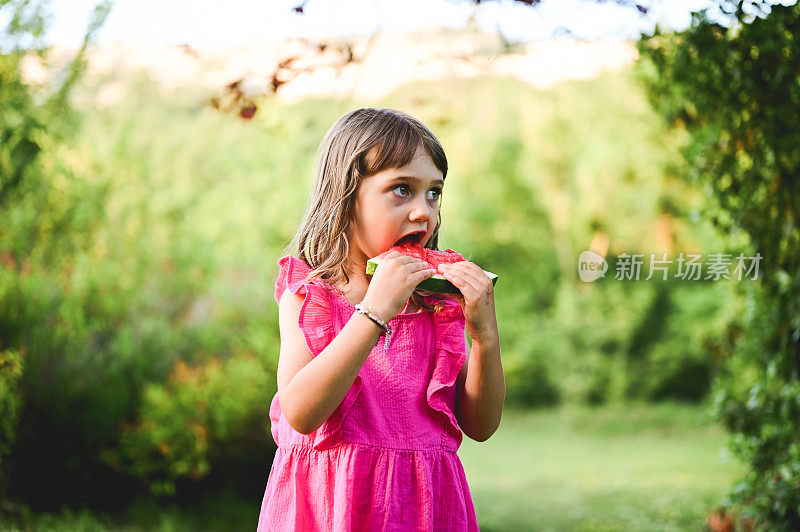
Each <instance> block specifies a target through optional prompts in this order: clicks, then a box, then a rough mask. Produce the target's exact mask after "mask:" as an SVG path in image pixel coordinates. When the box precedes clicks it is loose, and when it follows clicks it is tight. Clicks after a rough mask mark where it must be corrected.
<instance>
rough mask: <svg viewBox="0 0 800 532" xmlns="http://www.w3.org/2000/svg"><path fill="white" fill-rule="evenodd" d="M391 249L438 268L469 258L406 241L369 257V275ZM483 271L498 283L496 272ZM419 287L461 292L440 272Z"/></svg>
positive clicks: (435, 290) (418, 286)
mask: <svg viewBox="0 0 800 532" xmlns="http://www.w3.org/2000/svg"><path fill="white" fill-rule="evenodd" d="M390 251H397V252H399V253H402V254H403V255H409V256H411V257H415V258H417V259H420V260H424V261H425V262H427V263H428V264H430V266H431V268H435V269H437V270H438V268H439V265H440V264H452V263H454V262H459V261H462V260H467V259H465V258H464V255H462V254H461V253H459V252H458V251H454V250H452V249H446V250H444V251H438V250H435V249H428V248H424V247H422V246H421V245H420V244H419V243H417V242H404V243H402V244H399V245H397V246H393V247H391V248H389V250H388V251H385V252H384V253H381V254H380V255H378V256H377V257H373V258H371V259H369V260H368V261H367V275H372V274H374V273H375V270H376V268H377V267H378V264H380V262H381V258H383V256H384V255H386V254H387V253H389V252H390ZM483 272H484V273H485V274H486V275H487V276H488V277H489V279H491V280H492V284H497V275H496V274H494V273H492V272H487V271H486V270H483ZM417 288H421V289H424V290H430V291H432V292H445V293H448V294H459V293H461V292H460V291H459V289H458V288H456V287H455V285H454V284H453V283H451V282H450V281H448V280H447V279H445V277H444V275H442V274H440V273H435V274H433V277H430V278H428V279H425V280H424V281H422V282H421V283H419V284H418V285H417Z"/></svg>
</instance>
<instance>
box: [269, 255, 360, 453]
mask: <svg viewBox="0 0 800 532" xmlns="http://www.w3.org/2000/svg"><path fill="white" fill-rule="evenodd" d="M278 266H279V267H280V270H279V273H278V278H277V279H276V281H275V294H274V297H275V301H277V302H279V303H280V298H281V296H282V295H283V293H284V291H285V290H286V289H287V288H288V289H289V290H291V291H292V293H294V294H299V295H302V296H304V299H303V304H302V305H301V307H300V315H299V316H298V318H297V324H298V326H299V327H300V330H301V331H303V336H305V339H306V345H307V346H308V350H309V351H310V352H311V355H312V356H313V357H316V356H318V355H319V354H320V353H321V352H322V350H323V349H325V348H326V347H327V346H328V344H330V343H331V341H333V339H334V338H335V337H336V330H335V329H334V325H333V316H332V309H331V300H330V291H331V290H333V289H334V288H333V287H332V286H331V285H330V284H328V283H327V282H325V281H323V280H321V279H314V280H311V281H309V280H308V274H309V273H311V267H310V266H309V265H308V264H306V263H305V262H304V261H303V260H301V259H298V258H297V257H293V256H291V255H286V256H284V257H282V258H281V259H280V260H279V261H278ZM361 386H362V383H361V376H359V375H357V376H356V378H355V380H354V381H353V385H352V386H351V388H350V390H349V391H348V392H347V395H346V396H345V398H344V400H343V401H342V403H341V404H340V405H339V407H338V408H337V409H336V410H335V411H334V412H333V414H331V416H330V417H329V418H328V419H327V420H326V421H325V423H323V424H322V425H321V426H320V427H319V428H318V429H317V430H316V431H314V433H313V434H314V436H315V438H314V443H313V445H314V447H316V448H324V447H326V446H327V445H329V444H332V443H334V440H335V438H333V436H334V434H335V433H336V432H337V431H338V430H339V429H340V428H341V425H342V422H343V421H344V419H345V417H346V416H347V412H348V411H349V410H350V408H351V407H352V406H353V403H354V402H355V400H356V397H357V396H358V393H359V391H360V390H361ZM280 413H281V410H280V404H279V400H278V394H277V393H276V394H275V397H274V398H273V399H272V404H271V405H270V409H269V415H270V422H271V432H272V437H273V438H274V439H275V443H276V444H278V445H281V444H282V442H283V441H284V440H285V438H283V437H282V436H281V435H280V431H279V426H278V421H279V416H280ZM294 434H300V433H298V432H296V431H295V432H294ZM294 434H291V435H287V436H288V439H295V438H292V436H294ZM279 440H281V441H279ZM285 443H286V444H289V443H290V442H289V441H285Z"/></svg>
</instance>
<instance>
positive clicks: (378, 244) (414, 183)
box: [348, 146, 444, 273]
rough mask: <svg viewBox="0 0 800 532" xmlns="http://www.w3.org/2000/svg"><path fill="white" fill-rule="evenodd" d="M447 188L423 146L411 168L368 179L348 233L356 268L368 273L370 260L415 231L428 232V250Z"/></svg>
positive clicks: (365, 180) (423, 242) (398, 169)
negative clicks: (443, 190) (443, 188)
mask: <svg viewBox="0 0 800 532" xmlns="http://www.w3.org/2000/svg"><path fill="white" fill-rule="evenodd" d="M443 186H444V179H443V178H442V172H440V171H439V169H438V168H436V165H434V164H433V161H432V160H431V158H430V156H428V154H427V153H426V152H425V150H424V149H423V148H422V147H421V146H420V147H418V148H417V152H416V153H415V155H414V158H413V159H412V160H411V162H410V163H408V164H407V165H405V166H403V167H400V168H389V169H387V170H383V171H381V172H378V173H377V174H374V175H372V176H369V177H367V178H365V179H364V180H363V181H362V182H361V184H360V186H359V189H358V192H357V194H356V201H355V208H354V213H353V219H352V221H351V223H350V228H349V230H348V239H349V242H350V259H351V261H352V263H353V265H354V266H356V267H358V268H361V267H362V266H363V267H364V269H365V268H366V264H367V260H368V259H370V258H372V257H375V256H377V255H380V254H381V253H383V252H385V251H387V250H388V249H389V248H390V247H392V246H393V245H394V244H395V243H396V242H397V241H398V240H400V238H402V237H403V236H405V235H407V234H408V233H411V232H414V231H424V235H423V237H422V238H421V240H419V243H420V245H422V246H424V245H425V243H426V242H427V241H428V239H430V237H431V235H432V234H433V230H434V229H435V228H436V221H437V219H438V217H439V196H440V195H441V193H442V187H443ZM361 273H364V271H363V269H362V272H361Z"/></svg>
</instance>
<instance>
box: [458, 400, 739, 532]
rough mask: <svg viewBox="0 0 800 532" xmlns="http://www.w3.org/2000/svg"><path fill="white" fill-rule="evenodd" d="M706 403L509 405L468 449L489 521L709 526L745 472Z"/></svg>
mask: <svg viewBox="0 0 800 532" xmlns="http://www.w3.org/2000/svg"><path fill="white" fill-rule="evenodd" d="M726 441H727V436H726V434H725V431H724V429H722V428H721V427H719V426H717V425H715V424H714V423H713V422H712V421H711V420H710V419H709V418H708V416H707V414H706V410H703V409H701V408H698V407H693V406H682V405H678V404H661V405H656V406H652V405H651V406H634V407H630V406H628V407H603V408H600V409H597V410H592V409H590V408H562V409H559V410H543V411H519V410H511V409H506V411H505V412H504V414H503V420H502V423H501V425H500V428H499V429H498V430H497V432H496V433H495V434H494V435H493V436H492V437H491V438H490V439H489V440H488V441H486V442H483V443H478V442H475V441H473V440H470V439H465V440H464V442H463V444H462V446H461V449H460V450H459V455H460V456H461V460H462V462H463V464H464V468H465V470H466V473H467V479H468V482H469V484H470V489H471V491H472V496H473V500H474V502H475V509H476V512H477V514H478V522H479V525H480V528H481V530H482V531H484V532H486V531H500V530H503V531H511V530H542V531H546V530H604V531H606V530H626V531H629V530H648V531H650V530H702V529H703V526H704V523H705V518H706V515H707V514H708V512H709V511H710V510H711V509H713V508H714V507H715V505H716V504H718V503H719V502H720V501H721V500H722V499H723V498H724V496H725V494H726V491H727V490H728V488H729V487H730V486H731V485H732V483H733V482H734V481H735V479H736V477H737V476H738V475H739V474H740V473H741V472H743V466H742V465H741V464H739V463H738V462H737V461H736V459H735V457H733V456H732V455H731V454H730V452H729V451H728V449H727V447H726Z"/></svg>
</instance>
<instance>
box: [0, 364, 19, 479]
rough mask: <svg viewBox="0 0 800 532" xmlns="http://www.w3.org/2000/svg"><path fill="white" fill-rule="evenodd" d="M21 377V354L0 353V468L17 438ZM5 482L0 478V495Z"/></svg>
mask: <svg viewBox="0 0 800 532" xmlns="http://www.w3.org/2000/svg"><path fill="white" fill-rule="evenodd" d="M21 375H22V357H20V355H19V353H16V352H15V351H10V350H4V351H0V466H3V465H4V462H5V458H6V456H8V454H9V452H10V451H11V447H12V445H13V444H14V439H15V437H16V430H17V418H18V416H19V410H20V407H21V406H22V401H21V398H20V396H19V390H18V381H19V378H20V376H21ZM0 471H3V470H2V469H0ZM3 480H4V479H3V478H2V477H0V493H2V491H4V490H2V488H4V486H3V485H2V481H3Z"/></svg>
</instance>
